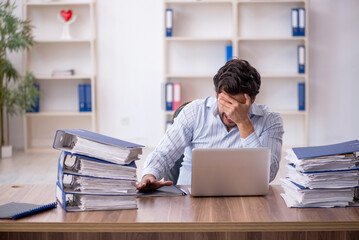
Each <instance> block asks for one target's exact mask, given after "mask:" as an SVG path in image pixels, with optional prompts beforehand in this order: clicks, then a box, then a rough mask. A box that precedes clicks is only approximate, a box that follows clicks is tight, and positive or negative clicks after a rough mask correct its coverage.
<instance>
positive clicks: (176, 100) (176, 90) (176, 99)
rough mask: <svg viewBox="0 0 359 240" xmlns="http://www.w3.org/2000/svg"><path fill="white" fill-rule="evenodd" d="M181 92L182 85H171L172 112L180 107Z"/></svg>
mask: <svg viewBox="0 0 359 240" xmlns="http://www.w3.org/2000/svg"><path fill="white" fill-rule="evenodd" d="M181 90H182V84H181V83H179V82H175V83H173V105H172V109H173V111H176V109H177V108H178V107H179V106H181Z"/></svg>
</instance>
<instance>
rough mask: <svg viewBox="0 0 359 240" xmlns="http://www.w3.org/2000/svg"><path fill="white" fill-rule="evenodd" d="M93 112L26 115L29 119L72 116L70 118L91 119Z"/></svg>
mask: <svg viewBox="0 0 359 240" xmlns="http://www.w3.org/2000/svg"><path fill="white" fill-rule="evenodd" d="M92 115H93V112H35V113H26V114H25V116H28V117H54V116H60V117H61V116H70V117H91V116H92Z"/></svg>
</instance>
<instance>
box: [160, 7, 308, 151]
mask: <svg viewBox="0 0 359 240" xmlns="http://www.w3.org/2000/svg"><path fill="white" fill-rule="evenodd" d="M299 7H301V8H305V9H306V34H305V36H304V37H293V36H292V29H291V9H292V8H299ZM166 8H172V9H173V14H174V19H173V36H172V37H166V36H165V30H164V33H163V36H164V37H163V41H164V66H165V67H164V71H165V72H164V82H165V83H166V82H181V84H182V103H184V102H187V101H191V100H194V99H198V98H204V97H206V96H214V86H213V80H212V79H213V76H214V75H215V74H216V71H217V70H218V69H219V68H220V67H221V66H223V65H224V64H225V62H226V45H232V47H233V56H234V57H238V58H241V59H246V60H248V61H249V62H250V63H251V64H252V65H253V66H254V67H255V68H256V69H257V70H258V71H259V72H260V74H261V76H262V85H261V89H260V93H259V95H258V96H257V99H256V103H257V104H265V105H267V106H268V107H270V108H271V109H272V110H274V111H277V112H279V113H280V114H281V115H282V118H283V120H284V130H285V134H284V137H283V146H284V148H287V147H293V146H306V145H307V144H308V108H309V106H308V102H309V96H308V93H309V89H308V86H309V78H308V74H307V73H308V70H309V62H308V49H309V45H308V39H309V37H308V36H309V32H308V23H309V19H308V0H301V1H300V0H222V1H221V0H164V9H163V12H164V13H165V9H166ZM298 45H305V55H306V69H305V71H306V73H305V74H298V72H297V68H298V64H297V46H298ZM298 82H305V93H306V95H305V102H306V106H305V107H306V108H305V111H299V110H298V89H297V85H298ZM172 115H173V111H164V126H165V125H166V122H167V121H169V120H170V119H171V117H172ZM164 129H165V127H164Z"/></svg>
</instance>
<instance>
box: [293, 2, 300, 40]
mask: <svg viewBox="0 0 359 240" xmlns="http://www.w3.org/2000/svg"><path fill="white" fill-rule="evenodd" d="M298 16H299V10H298V8H292V36H294V37H296V36H299V17H298Z"/></svg>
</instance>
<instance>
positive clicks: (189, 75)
mask: <svg viewBox="0 0 359 240" xmlns="http://www.w3.org/2000/svg"><path fill="white" fill-rule="evenodd" d="M213 76H214V74H213V75H209V74H193V75H191V74H166V78H213Z"/></svg>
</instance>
